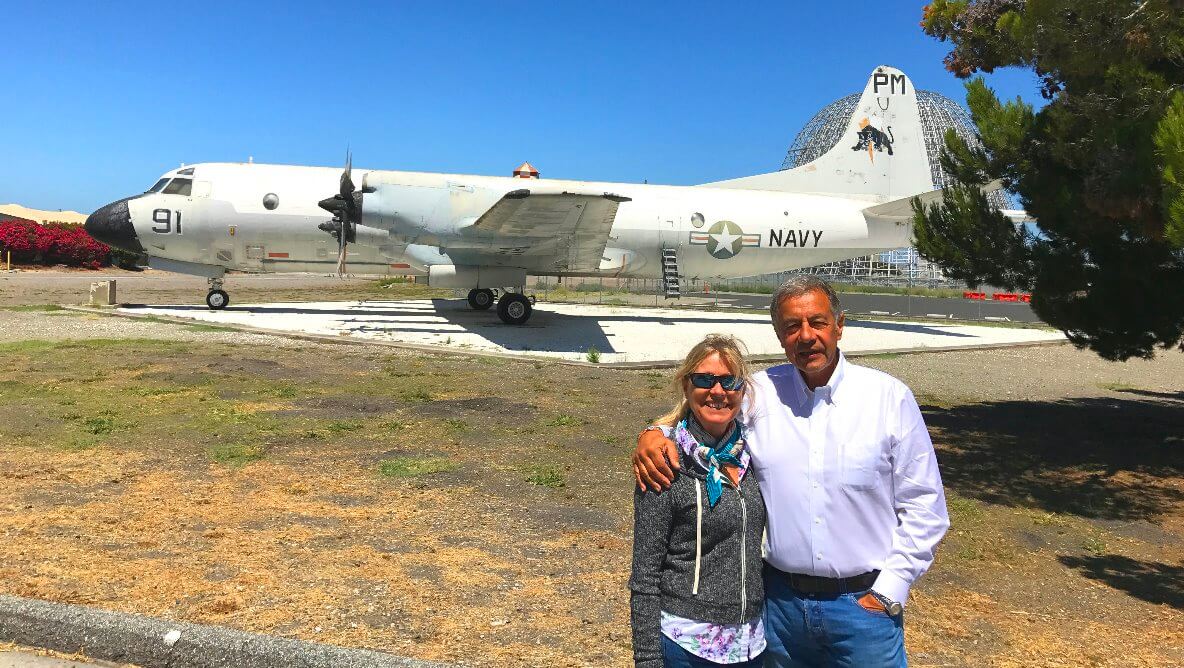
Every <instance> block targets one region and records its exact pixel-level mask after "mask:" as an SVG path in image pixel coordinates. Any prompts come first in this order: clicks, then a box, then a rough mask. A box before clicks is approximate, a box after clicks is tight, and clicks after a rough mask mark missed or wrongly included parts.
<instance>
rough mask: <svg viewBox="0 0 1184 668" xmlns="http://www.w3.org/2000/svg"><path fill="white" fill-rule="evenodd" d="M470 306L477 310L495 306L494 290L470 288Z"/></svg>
mask: <svg viewBox="0 0 1184 668" xmlns="http://www.w3.org/2000/svg"><path fill="white" fill-rule="evenodd" d="M469 306H471V307H472V308H473V309H475V310H477V311H484V310H485V309H487V308H489V307H490V306H493V290H490V289H489V288H481V289H480V290H469Z"/></svg>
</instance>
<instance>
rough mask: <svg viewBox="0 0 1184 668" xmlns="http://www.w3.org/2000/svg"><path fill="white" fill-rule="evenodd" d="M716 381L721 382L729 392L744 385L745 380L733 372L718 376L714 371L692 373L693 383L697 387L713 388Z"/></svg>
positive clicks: (721, 385) (720, 384)
mask: <svg viewBox="0 0 1184 668" xmlns="http://www.w3.org/2000/svg"><path fill="white" fill-rule="evenodd" d="M716 383H719V386H720V387H722V388H724V389H725V390H727V391H728V392H735V391H736V390H738V389H740V388H742V387H744V381H743V380H740V378H738V377H736V376H733V375H731V374H728V375H726V376H717V375H715V374H714V373H692V374H691V385H694V386H695V387H699V388H702V389H704V390H710V389H711V388H713V387H715V384H716Z"/></svg>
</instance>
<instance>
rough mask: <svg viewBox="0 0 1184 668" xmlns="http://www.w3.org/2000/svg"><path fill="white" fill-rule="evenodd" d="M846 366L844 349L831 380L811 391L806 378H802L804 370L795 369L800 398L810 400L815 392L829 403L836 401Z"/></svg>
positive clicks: (815, 394) (840, 352)
mask: <svg viewBox="0 0 1184 668" xmlns="http://www.w3.org/2000/svg"><path fill="white" fill-rule="evenodd" d="M846 367H847V359H846V358H845V357H843V351H841V350H840V351H839V361H838V362H837V363H836V364H835V370H834V373H832V374H831V375H830V380H828V381H826V385H820V386H819V387H818V388H816V389H815V390H813V392H811V390H810V388H808V387H806V380H805V379H804V378H802V372H800V371H796V370H795V371H796V373H795V374H794V375H795V376H797V379H798V382H797V386H798V388H799V396H800V398H801V399H803V400H808V399H809V398H810V396H811V394H813V395H814V396H816V397H818V398H819V399H821V400H823V401H825V402H827V403H829V404H833V403H835V395H836V394H837V393H838V391H839V386H840V384H842V382H843V375H844V373H845V371H846Z"/></svg>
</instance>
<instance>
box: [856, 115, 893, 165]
mask: <svg viewBox="0 0 1184 668" xmlns="http://www.w3.org/2000/svg"><path fill="white" fill-rule="evenodd" d="M855 136H856V138H857V140H856V142H855V145H854V146H852V147H851V150H852V151H867V157H868V158H869V159H870V160H871V161H872V162H875V161H876V155H875V152H876V151H888V155H892V142H894V141H896V137H895V136H894V135H893V134H892V126H891V125H889V126H888V132H887V133H885V132H884V131H882V130H880V129H878V128H876V127H875V126H873V125H872V124H871V122H870V121H868V119H866V118H865V119H863V120H862V121H860V122H859V132H857V133H855Z"/></svg>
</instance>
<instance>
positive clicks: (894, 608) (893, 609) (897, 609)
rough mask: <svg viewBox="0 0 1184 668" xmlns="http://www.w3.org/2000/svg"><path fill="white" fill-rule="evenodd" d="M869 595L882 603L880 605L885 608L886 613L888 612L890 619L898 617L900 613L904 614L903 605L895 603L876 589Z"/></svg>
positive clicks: (871, 590) (869, 591)
mask: <svg viewBox="0 0 1184 668" xmlns="http://www.w3.org/2000/svg"><path fill="white" fill-rule="evenodd" d="M867 593H869V594H871V595H872V596H875V597H876V600H877V601H879V602H880V605H882V606H884V612H887V613H888V616H889V617H896V616H898V615H900V613H902V612H904V606H903V605H901V604H899V603H897V602H896V601H893V600H892V599H890V598H888V597H887V596H885V595H883V594H881V593H880V592H878V591H876V590H875V589H869V590H868V592H867Z"/></svg>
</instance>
